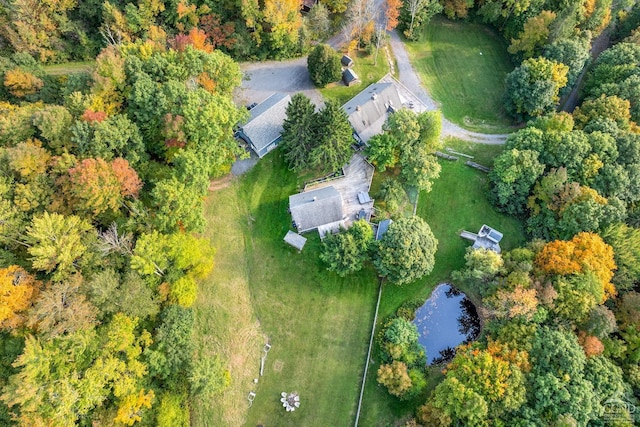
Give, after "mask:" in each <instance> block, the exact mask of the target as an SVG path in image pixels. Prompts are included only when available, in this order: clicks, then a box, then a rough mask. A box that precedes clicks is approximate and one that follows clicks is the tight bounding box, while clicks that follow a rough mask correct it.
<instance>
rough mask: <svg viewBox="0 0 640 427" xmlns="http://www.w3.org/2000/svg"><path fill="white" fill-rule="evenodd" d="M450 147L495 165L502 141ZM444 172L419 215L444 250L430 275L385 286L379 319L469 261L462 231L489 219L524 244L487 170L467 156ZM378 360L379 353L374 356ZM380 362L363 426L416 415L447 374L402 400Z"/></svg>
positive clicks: (434, 374) (372, 370) (510, 242)
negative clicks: (388, 385)
mask: <svg viewBox="0 0 640 427" xmlns="http://www.w3.org/2000/svg"><path fill="white" fill-rule="evenodd" d="M445 145H446V146H449V147H452V148H453V149H455V150H456V151H460V152H463V153H466V154H470V155H473V156H474V157H475V158H474V160H475V161H476V162H478V163H480V164H484V165H486V166H491V165H492V163H493V158H494V157H495V156H496V154H497V153H499V152H500V150H501V149H502V147H500V146H487V145H480V144H470V143H466V142H463V141H457V140H449V141H446V142H445ZM440 164H441V165H442V172H441V173H440V178H439V179H438V180H437V181H436V182H435V183H434V184H433V189H432V191H431V192H430V193H426V194H425V193H421V194H420V198H419V202H418V209H417V214H418V215H419V216H421V217H422V218H424V219H425V220H426V221H427V223H429V225H430V226H431V229H432V231H433V234H434V235H435V236H436V238H437V239H438V242H439V243H438V252H437V253H436V263H435V268H434V270H433V272H432V273H431V274H430V275H429V276H428V277H426V278H424V279H422V280H420V281H418V282H416V283H412V284H410V285H407V286H403V287H394V286H390V285H387V286H385V288H384V290H383V294H382V301H381V303H380V313H379V315H378V316H379V317H378V319H379V321H378V324H380V321H381V320H382V319H384V318H385V317H387V316H389V315H391V314H393V313H394V312H395V310H396V309H397V308H398V307H399V306H400V305H401V304H402V303H403V302H405V301H410V300H414V299H421V300H423V299H426V298H427V297H428V296H429V294H430V293H431V291H432V290H433V288H434V287H435V286H436V285H437V284H438V283H441V282H443V281H446V280H449V277H450V274H451V271H453V270H456V269H459V268H460V267H462V266H463V264H464V258H463V257H464V253H465V250H466V248H467V247H468V246H469V245H470V243H469V242H468V241H466V240H463V239H461V238H460V237H459V236H458V234H459V232H460V231H461V230H462V229H466V230H469V231H473V232H476V231H477V230H478V229H479V228H480V226H482V224H484V223H486V224H488V225H490V226H492V227H494V228H496V229H498V230H499V231H502V232H503V233H504V239H503V241H502V242H501V244H502V247H503V248H504V249H511V248H514V247H517V246H519V245H521V244H522V243H524V235H523V230H522V227H521V225H520V223H519V222H518V221H517V220H515V219H513V218H511V217H507V216H505V215H503V214H501V213H499V212H497V211H496V210H495V209H494V208H493V207H492V206H491V205H490V204H489V202H488V200H487V197H486V193H487V176H486V174H484V173H482V172H480V171H477V170H475V169H472V168H470V167H468V166H465V165H464V161H463V160H458V161H457V162H450V161H447V160H440ZM373 358H374V360H375V354H374V356H373ZM378 367H379V364H377V363H374V364H373V365H370V366H369V375H368V378H367V385H366V388H365V394H364V403H363V408H362V413H361V415H360V416H361V420H362V422H361V425H363V426H390V425H396V424H395V423H396V422H397V421H398V420H399V419H404V418H407V417H410V416H411V415H412V410H413V409H414V408H416V407H417V406H419V405H420V404H422V403H424V401H425V399H426V394H427V392H428V391H429V389H430V388H432V387H435V385H437V383H438V382H439V380H440V378H441V374H440V373H439V370H438V369H435V368H434V369H431V375H430V376H429V387H428V390H427V391H426V392H425V394H423V396H420V397H418V398H416V399H415V400H414V401H408V402H400V401H398V400H397V399H395V398H393V397H391V396H390V395H389V394H388V393H387V392H386V390H385V389H384V388H383V387H380V386H378V385H377V382H376V371H377V369H378Z"/></svg>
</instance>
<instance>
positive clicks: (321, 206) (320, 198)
mask: <svg viewBox="0 0 640 427" xmlns="http://www.w3.org/2000/svg"><path fill="white" fill-rule="evenodd" d="M289 210H290V211H291V218H292V219H293V223H294V226H295V227H296V228H297V230H298V232H299V233H304V232H306V231H311V230H315V229H317V230H318V233H320V236H324V235H325V234H326V233H327V232H334V231H337V230H339V229H340V226H344V221H343V219H344V218H343V217H344V213H343V208H342V196H341V195H340V193H339V192H338V190H336V189H335V187H333V186H328V187H322V188H318V189H316V190H310V191H305V192H302V193H298V194H293V195H291V196H289Z"/></svg>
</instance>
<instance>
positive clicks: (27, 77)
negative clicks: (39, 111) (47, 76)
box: [4, 68, 44, 98]
mask: <svg viewBox="0 0 640 427" xmlns="http://www.w3.org/2000/svg"><path fill="white" fill-rule="evenodd" d="M42 86H44V82H43V81H42V80H41V79H39V78H37V77H36V76H34V75H33V74H31V73H30V72H28V71H23V70H21V69H19V68H16V69H13V70H9V71H7V72H6V73H5V74H4V87H6V88H7V90H9V92H10V93H11V95H13V96H15V97H18V98H24V97H25V96H27V95H33V94H34V93H36V92H37V91H39V90H40V89H42Z"/></svg>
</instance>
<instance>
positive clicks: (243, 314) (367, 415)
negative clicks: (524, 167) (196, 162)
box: [192, 140, 524, 426]
mask: <svg viewBox="0 0 640 427" xmlns="http://www.w3.org/2000/svg"><path fill="white" fill-rule="evenodd" d="M445 146H450V147H452V148H454V149H455V150H458V151H462V152H465V153H468V154H471V155H474V156H475V160H476V161H477V162H479V163H482V164H485V165H487V166H491V163H492V159H493V157H495V155H496V154H497V153H498V152H499V151H500V150H501V147H499V146H484V145H474V144H469V143H464V142H461V141H456V140H449V141H446V142H445ZM441 164H442V173H441V176H440V178H439V179H438V180H437V181H436V182H435V183H434V186H433V191H432V192H431V193H429V194H424V193H423V194H421V195H420V198H419V204H418V214H419V215H420V216H422V217H423V218H425V219H426V220H427V222H428V223H429V224H430V225H431V228H432V229H433V232H434V234H435V235H436V237H437V238H438V240H439V242H440V243H439V249H438V253H437V255H436V266H435V269H434V271H433V272H432V273H431V275H429V276H428V277H427V278H425V279H423V280H420V281H418V282H416V283H413V284H410V285H407V286H404V287H394V286H390V285H385V287H384V290H383V296H382V301H381V305H380V314H379V319H380V320H382V319H384V318H385V317H386V316H388V315H390V314H392V313H393V312H394V311H395V310H396V309H397V307H398V306H399V305H400V304H402V303H403V302H405V301H408V300H414V299H417V298H419V299H426V298H427V297H428V295H429V293H430V292H431V290H432V289H433V288H434V286H435V285H436V284H438V283H440V282H441V281H445V280H448V278H449V275H450V273H451V271H452V270H454V269H457V268H459V267H461V266H462V263H463V256H464V251H465V248H466V247H468V246H469V244H468V242H466V241H464V240H462V239H461V238H460V237H458V232H459V231H460V230H462V229H463V228H465V229H468V230H471V231H475V230H477V229H478V228H479V227H480V226H481V225H482V224H483V223H487V224H489V225H491V226H493V227H495V228H497V229H498V230H500V231H502V232H504V234H505V238H504V240H503V243H504V245H503V247H504V248H506V249H510V248H512V247H515V246H517V245H519V244H521V243H523V241H524V237H523V235H522V230H521V228H520V225H519V223H518V222H517V221H516V220H514V219H512V218H508V217H505V216H504V215H501V214H499V213H497V212H496V211H495V210H494V209H493V208H492V207H491V206H490V205H489V203H488V201H487V200H486V191H487V177H486V175H485V174H483V173H481V172H479V171H476V170H475V169H471V168H469V167H467V166H465V165H464V161H463V160H459V161H457V162H448V161H444V160H441ZM300 185H301V182H300V179H299V178H297V177H296V176H295V175H294V174H292V173H291V172H289V171H288V170H287V169H286V167H285V165H284V164H283V161H282V158H281V155H280V153H279V151H278V150H276V151H274V152H273V153H271V154H269V155H268V156H267V157H265V158H264V159H262V160H261V161H260V162H259V163H258V165H257V166H256V167H255V168H254V169H253V170H252V171H251V172H250V173H249V174H248V175H246V176H244V177H242V178H240V179H235V180H234V181H233V182H232V184H231V186H230V187H228V188H226V189H222V190H218V191H216V192H214V193H212V194H211V195H210V197H209V198H208V200H207V210H206V213H207V218H208V227H207V232H206V233H205V234H206V236H208V237H209V238H210V239H211V241H212V243H213V244H214V246H215V247H216V248H217V254H216V269H215V270H214V273H213V274H212V276H211V277H210V278H209V279H208V280H207V281H205V282H204V283H203V284H202V288H201V289H200V294H199V297H198V301H197V303H196V305H195V310H196V318H197V325H196V333H195V340H196V342H197V343H198V347H199V348H200V349H201V351H212V352H215V353H219V354H222V355H223V357H224V358H225V360H227V361H228V363H229V367H230V369H231V372H232V378H233V381H232V385H231V387H230V389H229V390H227V391H226V392H225V393H224V395H222V396H220V397H219V398H218V399H216V400H215V402H194V405H193V406H194V407H193V408H192V415H193V423H192V424H193V425H194V426H219V425H228V426H237V425H247V426H255V425H258V424H263V425H277V426H327V425H331V426H334V425H335V426H343V425H350V424H352V423H353V421H354V417H355V411H356V408H357V401H358V396H359V391H360V383H361V379H362V378H361V376H362V373H363V370H364V362H365V359H366V352H367V346H368V340H369V333H370V327H371V322H372V320H373V311H374V305H375V300H376V296H377V280H376V277H375V274H374V272H373V271H372V270H371V269H367V270H365V271H364V272H362V273H360V274H358V275H356V276H353V277H349V278H346V279H340V278H339V277H337V276H336V275H335V274H333V273H329V272H327V271H326V270H325V269H324V267H323V265H322V264H321V263H320V261H319V259H318V253H319V248H320V241H319V238H318V237H317V235H315V234H313V233H310V234H307V235H306V237H308V238H309V240H308V242H307V246H306V247H305V249H304V251H303V252H302V253H297V252H296V251H295V250H294V249H292V248H289V247H288V246H286V245H285V244H284V243H283V242H282V238H283V236H284V234H285V233H286V231H287V230H288V229H289V226H290V221H291V219H290V217H289V215H288V213H287V206H288V196H289V195H290V194H292V193H294V192H296V191H297V189H298V188H299V187H300ZM267 339H268V340H269V342H270V343H271V345H272V348H271V351H270V352H269V353H268V357H267V360H266V364H265V371H264V376H263V377H261V378H260V381H259V383H258V384H257V385H255V384H253V382H252V380H253V378H256V377H257V376H258V371H259V366H260V356H261V351H262V346H263V345H264V342H265V341H266V340H267ZM375 354H376V353H374V354H373V358H374V360H375ZM377 368H378V365H377V364H376V363H373V364H372V365H371V366H370V371H369V375H368V379H367V386H366V388H365V395H364V400H363V409H362V412H361V418H360V425H362V426H387V425H394V424H395V423H396V422H397V421H398V420H399V419H404V418H406V417H409V416H411V414H412V410H413V409H414V408H415V407H417V406H418V405H419V404H420V403H421V402H423V401H424V400H425V398H426V393H427V392H428V390H427V391H425V395H423V396H420V397H419V398H417V399H416V400H415V401H413V402H399V401H397V399H395V398H392V397H391V396H390V395H389V394H388V393H387V392H386V391H385V389H384V388H382V387H379V386H378V385H377V383H376V379H375V376H376V371H377ZM440 379H441V374H440V373H439V371H438V370H437V369H432V371H431V375H430V377H429V389H431V388H433V387H435V385H436V384H437V383H438V382H439V381H440ZM251 390H254V391H256V393H257V395H256V399H255V402H254V404H253V406H252V407H251V408H248V404H247V401H246V397H247V394H248V393H249V391H251ZM282 391H297V392H299V393H300V396H301V402H302V406H301V408H300V410H298V411H296V412H294V413H287V412H285V411H284V409H283V408H282V406H281V404H280V401H279V398H280V393H281V392H282Z"/></svg>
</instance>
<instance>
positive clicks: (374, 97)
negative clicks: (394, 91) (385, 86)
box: [371, 93, 378, 101]
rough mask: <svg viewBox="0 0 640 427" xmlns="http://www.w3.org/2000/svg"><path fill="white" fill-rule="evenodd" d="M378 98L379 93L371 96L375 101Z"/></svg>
mask: <svg viewBox="0 0 640 427" xmlns="http://www.w3.org/2000/svg"><path fill="white" fill-rule="evenodd" d="M377 97H378V94H377V93H374V94H373V95H371V99H373V100H374V101H375V100H376V98H377Z"/></svg>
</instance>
